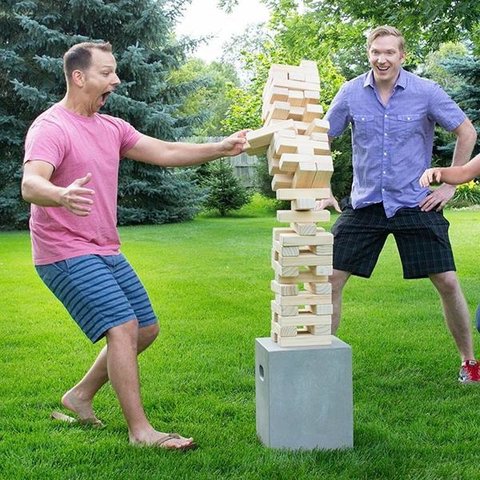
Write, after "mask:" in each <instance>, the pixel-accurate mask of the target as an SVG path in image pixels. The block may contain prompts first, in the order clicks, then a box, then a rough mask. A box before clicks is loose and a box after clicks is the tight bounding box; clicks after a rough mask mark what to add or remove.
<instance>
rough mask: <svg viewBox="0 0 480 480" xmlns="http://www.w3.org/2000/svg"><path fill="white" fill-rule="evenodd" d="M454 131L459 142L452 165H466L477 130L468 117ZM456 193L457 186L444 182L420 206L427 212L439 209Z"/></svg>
mask: <svg viewBox="0 0 480 480" xmlns="http://www.w3.org/2000/svg"><path fill="white" fill-rule="evenodd" d="M453 132H454V133H455V135H456V136H457V143H456V145H455V151H454V152H453V160H452V167H460V166H462V165H465V164H466V163H467V162H468V160H469V158H470V156H471V155H472V152H473V147H474V146H475V142H476V140H477V132H476V131H475V128H474V126H473V125H472V122H470V120H469V119H468V118H466V119H465V120H464V121H463V122H462V123H461V124H460V125H459V126H458V127H457V128H456V129H455V130H454V131H453ZM442 180H443V179H442ZM454 193H455V187H453V186H452V185H448V184H446V183H444V184H443V185H441V186H440V187H439V188H437V189H436V190H435V191H434V192H432V194H431V195H428V196H427V197H425V198H424V199H423V201H422V202H420V208H421V209H422V210H423V211H425V212H428V211H430V210H434V209H435V210H437V211H439V210H441V209H442V208H443V207H444V206H445V205H446V204H447V202H448V201H449V200H450V199H451V198H452V197H453V194H454Z"/></svg>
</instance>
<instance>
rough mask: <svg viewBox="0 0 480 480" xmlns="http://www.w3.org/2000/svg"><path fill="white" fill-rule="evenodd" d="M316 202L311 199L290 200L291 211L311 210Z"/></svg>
mask: <svg viewBox="0 0 480 480" xmlns="http://www.w3.org/2000/svg"><path fill="white" fill-rule="evenodd" d="M316 203H317V201H316V200H315V199H313V198H299V199H297V200H292V210H298V211H302V210H313V209H314V208H315V205H316Z"/></svg>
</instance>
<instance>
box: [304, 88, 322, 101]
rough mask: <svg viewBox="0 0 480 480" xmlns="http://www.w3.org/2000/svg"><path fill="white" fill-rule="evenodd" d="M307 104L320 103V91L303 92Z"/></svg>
mask: <svg viewBox="0 0 480 480" xmlns="http://www.w3.org/2000/svg"><path fill="white" fill-rule="evenodd" d="M303 99H304V101H305V103H313V104H317V103H319V102H320V92H319V91H318V90H306V91H305V92H303Z"/></svg>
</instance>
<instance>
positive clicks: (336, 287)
mask: <svg viewBox="0 0 480 480" xmlns="http://www.w3.org/2000/svg"><path fill="white" fill-rule="evenodd" d="M349 277H350V274H349V273H347V272H343V271H341V270H334V271H333V274H332V275H331V276H330V277H329V278H328V281H329V282H330V284H331V285H332V294H333V295H336V294H340V293H341V292H342V290H343V287H344V286H345V284H346V283H347V280H348V278H349Z"/></svg>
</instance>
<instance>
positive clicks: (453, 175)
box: [420, 155, 480, 187]
mask: <svg viewBox="0 0 480 480" xmlns="http://www.w3.org/2000/svg"><path fill="white" fill-rule="evenodd" d="M479 175H480V155H477V156H476V157H474V158H472V159H471V160H470V161H469V162H468V163H467V164H465V165H462V166H461V167H446V168H429V169H428V170H425V172H424V174H423V175H422V177H421V178H420V185H421V186H422V187H428V186H429V185H430V184H431V183H440V182H444V183H448V184H450V185H460V184H461V183H466V182H469V181H470V180H473V179H474V178H475V177H478V176H479Z"/></svg>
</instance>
